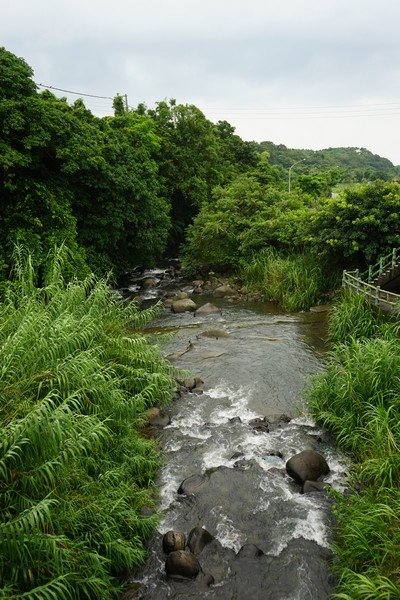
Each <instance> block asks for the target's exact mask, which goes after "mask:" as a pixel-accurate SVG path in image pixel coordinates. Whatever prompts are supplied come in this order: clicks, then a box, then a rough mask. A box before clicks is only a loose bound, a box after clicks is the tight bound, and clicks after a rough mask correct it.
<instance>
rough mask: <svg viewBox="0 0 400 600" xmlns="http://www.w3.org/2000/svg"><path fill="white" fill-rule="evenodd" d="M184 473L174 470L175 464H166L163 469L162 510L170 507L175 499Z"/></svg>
mask: <svg viewBox="0 0 400 600" xmlns="http://www.w3.org/2000/svg"><path fill="white" fill-rule="evenodd" d="M181 482H182V475H180V473H179V471H178V472H174V465H172V464H171V463H170V464H168V465H166V466H165V467H164V468H163V469H162V471H161V489H160V504H161V510H165V509H166V508H168V507H169V506H170V505H171V504H172V503H173V502H174V500H175V498H176V493H177V490H178V487H179V485H180V483H181Z"/></svg>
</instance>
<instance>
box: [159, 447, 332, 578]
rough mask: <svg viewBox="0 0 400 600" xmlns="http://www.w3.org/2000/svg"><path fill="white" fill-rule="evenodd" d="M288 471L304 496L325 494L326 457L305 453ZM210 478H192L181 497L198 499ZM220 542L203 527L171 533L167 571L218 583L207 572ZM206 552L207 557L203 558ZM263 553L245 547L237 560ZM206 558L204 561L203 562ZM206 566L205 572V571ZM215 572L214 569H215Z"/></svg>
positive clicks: (181, 489)
mask: <svg viewBox="0 0 400 600" xmlns="http://www.w3.org/2000/svg"><path fill="white" fill-rule="evenodd" d="M286 472H287V474H288V475H289V476H290V477H291V478H293V479H294V481H296V482H297V483H299V484H300V485H301V486H302V492H303V493H312V492H321V491H323V490H325V489H326V486H327V485H328V484H327V483H325V482H324V481H322V478H323V477H325V476H326V475H327V474H328V473H329V466H328V464H327V462H326V460H325V458H324V457H323V456H322V455H321V454H319V453H318V452H316V451H315V450H311V449H309V450H303V451H302V452H300V453H298V454H295V455H294V456H292V457H291V458H290V459H289V460H288V461H287V462H286ZM206 481H207V474H206V475H191V476H190V477H187V478H186V479H185V480H184V481H182V483H181V484H180V486H179V488H178V490H177V491H178V494H180V495H185V496H192V497H193V496H196V495H197V494H199V493H201V490H202V488H203V487H204V485H206ZM213 543H214V544H215V543H218V544H219V542H218V541H217V540H215V538H214V536H213V535H212V534H211V533H210V532H208V531H207V530H206V529H204V528H203V527H200V526H197V527H194V528H193V529H192V530H191V531H190V533H189V535H188V536H186V534H185V533H184V532H182V531H173V530H171V531H167V532H166V533H165V534H164V536H163V540H162V546H163V551H164V554H165V555H166V559H165V572H166V574H167V576H168V577H169V578H172V579H178V580H179V579H186V580H189V579H196V581H197V582H199V581H201V583H202V584H205V585H211V584H213V583H214V576H213V575H212V574H211V573H209V572H207V568H209V567H210V564H209V560H208V558H207V552H208V550H207V551H205V550H204V549H205V548H206V546H208V545H210V547H211V546H212V544H213ZM203 551H204V552H205V554H204V552H203ZM202 553H203V555H202ZM262 554H263V552H262V550H260V548H258V547H257V546H255V545H254V544H250V543H249V544H245V545H244V546H243V547H242V548H241V549H240V551H239V552H238V553H237V555H236V557H237V558H242V557H252V558H254V557H258V556H261V555H262ZM203 558H204V560H203ZM204 566H205V569H204ZM211 570H212V568H211Z"/></svg>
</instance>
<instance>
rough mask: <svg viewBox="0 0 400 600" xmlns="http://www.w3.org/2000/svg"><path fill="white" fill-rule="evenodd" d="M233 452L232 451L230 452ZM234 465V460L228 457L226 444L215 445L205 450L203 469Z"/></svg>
mask: <svg viewBox="0 0 400 600" xmlns="http://www.w3.org/2000/svg"><path fill="white" fill-rule="evenodd" d="M230 454H232V451H231V452H230ZM220 466H224V467H232V460H230V458H228V457H227V448H226V446H224V445H222V444H221V445H214V446H212V447H211V448H210V449H209V450H207V451H206V452H204V454H203V458H202V470H203V471H204V470H207V469H212V468H214V467H220Z"/></svg>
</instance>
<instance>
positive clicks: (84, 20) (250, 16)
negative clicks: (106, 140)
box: [0, 0, 400, 164]
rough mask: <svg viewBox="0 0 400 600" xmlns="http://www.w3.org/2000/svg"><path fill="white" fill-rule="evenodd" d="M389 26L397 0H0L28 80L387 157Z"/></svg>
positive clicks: (392, 41) (395, 135)
mask: <svg viewBox="0 0 400 600" xmlns="http://www.w3.org/2000/svg"><path fill="white" fill-rule="evenodd" d="M399 31H400V1H399V0H169V1H167V0H143V1H139V0H107V1H106V0H2V2H1V16H0V34H1V38H0V44H1V45H4V46H5V47H6V48H7V49H8V50H10V51H12V52H14V53H15V54H17V55H18V56H21V57H23V58H24V59H25V60H26V61H27V62H28V64H29V65H30V66H31V67H32V68H33V69H34V72H35V81H36V82H37V83H43V84H46V85H51V86H54V87H59V88H64V89H67V90H72V91H77V92H80V93H88V94H96V95H100V96H114V95H115V94H116V93H120V94H125V93H126V94H127V95H128V101H129V104H130V105H132V106H135V105H136V104H137V103H138V102H145V103H146V104H147V105H148V106H152V105H154V103H155V102H156V101H158V100H162V99H164V98H175V99H176V100H177V101H178V102H181V103H193V104H195V105H196V106H198V107H199V108H200V109H201V110H203V112H204V113H205V114H206V115H207V117H208V118H210V119H211V120H213V121H217V120H219V119H226V120H227V121H229V122H230V123H231V124H232V125H233V126H234V127H236V131H237V133H238V134H239V135H241V136H242V137H243V138H244V139H248V140H251V139H254V140H257V141H262V140H271V141H273V142H274V143H283V144H285V145H286V146H288V147H292V148H313V149H321V148H327V147H333V146H356V147H364V148H368V149H369V150H371V151H372V152H374V153H377V154H380V155H381V156H385V157H387V158H389V159H390V160H392V161H393V162H394V163H395V164H400V139H399V125H400V34H399ZM60 95H64V96H67V97H68V98H69V99H71V100H72V99H74V98H75V96H73V95H69V94H60ZM85 102H86V104H87V106H88V107H89V108H90V109H91V110H92V111H93V112H94V113H96V114H99V115H102V114H110V113H111V112H112V111H111V101H109V100H107V99H89V98H86V99H85Z"/></svg>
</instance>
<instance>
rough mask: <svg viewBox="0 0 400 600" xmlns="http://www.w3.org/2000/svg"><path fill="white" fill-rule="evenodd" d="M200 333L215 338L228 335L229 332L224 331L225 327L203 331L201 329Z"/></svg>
mask: <svg viewBox="0 0 400 600" xmlns="http://www.w3.org/2000/svg"><path fill="white" fill-rule="evenodd" d="M200 335H203V336H204V337H209V338H215V339H216V340H217V339H218V338H227V337H229V333H228V332H227V331H225V329H206V330H205V331H202V332H201V333H200Z"/></svg>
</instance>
